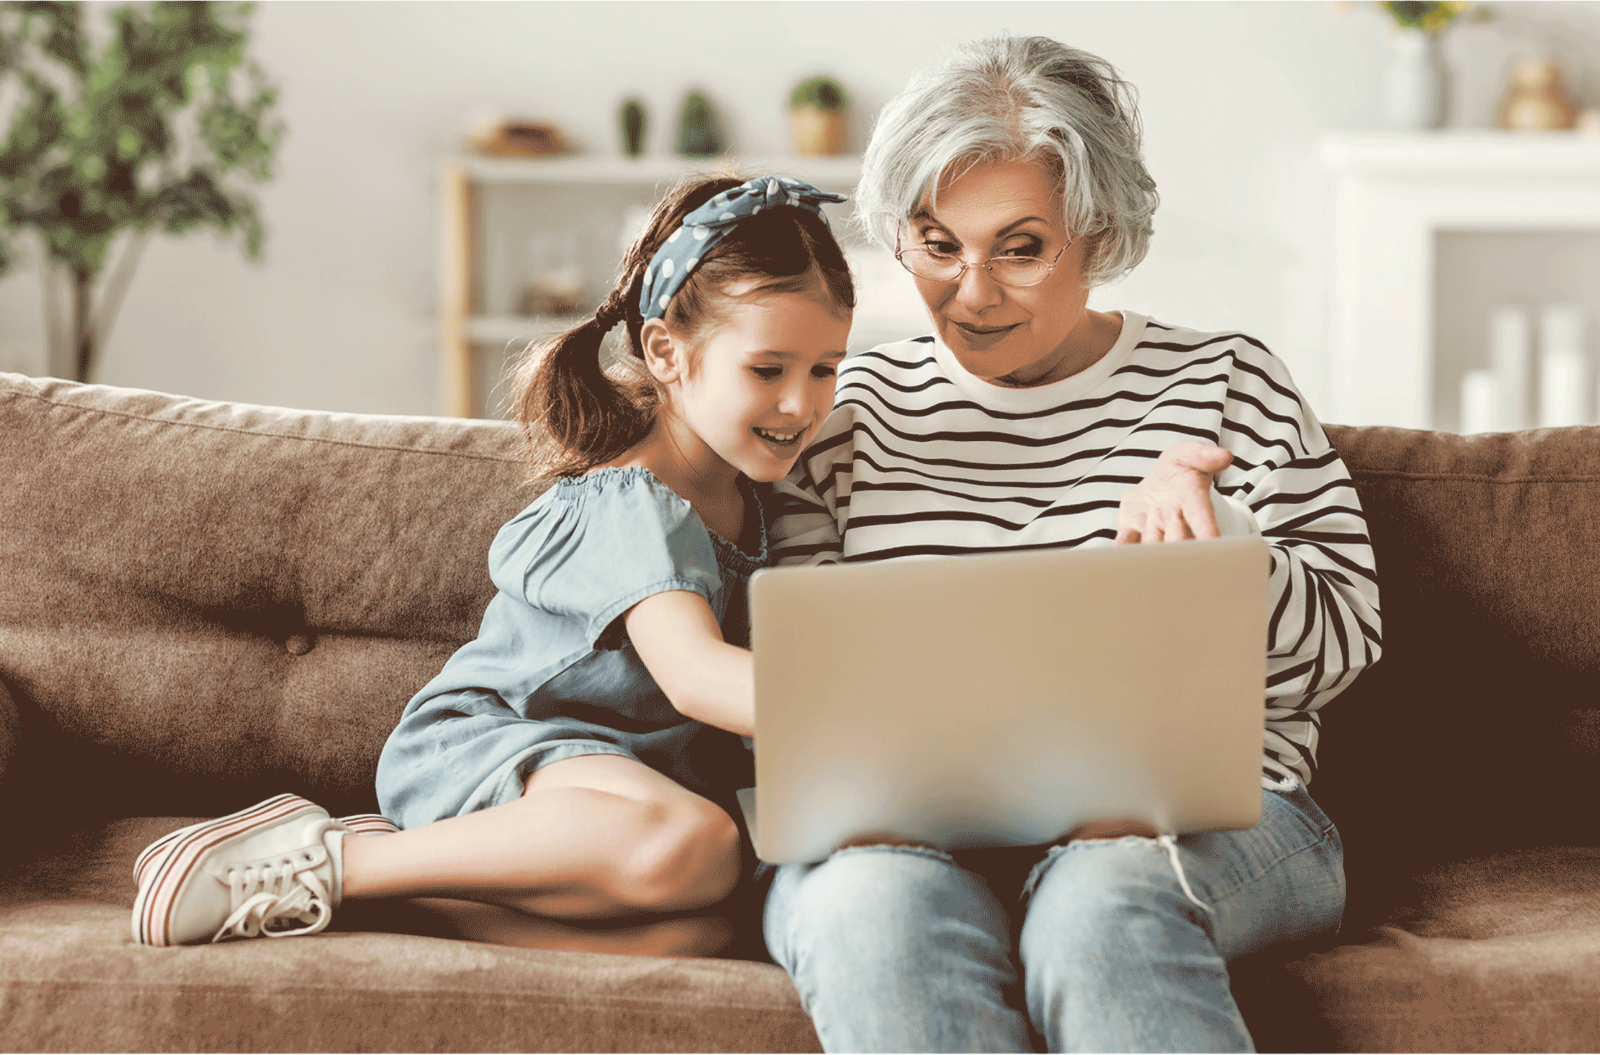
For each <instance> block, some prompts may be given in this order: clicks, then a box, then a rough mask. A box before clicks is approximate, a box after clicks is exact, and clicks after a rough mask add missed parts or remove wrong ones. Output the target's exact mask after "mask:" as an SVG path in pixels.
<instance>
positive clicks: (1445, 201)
mask: <svg viewBox="0 0 1600 1055" xmlns="http://www.w3.org/2000/svg"><path fill="white" fill-rule="evenodd" d="M1321 156H1322V163H1323V166H1324V168H1325V169H1326V171H1327V172H1328V174H1329V176H1330V177H1331V179H1332V182H1333V206H1334V217H1333V220H1334V231H1333V235H1334V239H1333V240H1334V274H1333V319H1332V321H1333V356H1332V363H1331V365H1332V381H1333V386H1332V393H1331V394H1332V397H1333V398H1332V400H1331V401H1330V405H1329V406H1328V408H1327V410H1326V411H1325V413H1326V417H1327V419H1328V420H1330V421H1338V422H1341V423H1344V424H1350V425H1398V426H1402V427H1407V428H1420V429H1427V428H1436V427H1438V421H1437V418H1438V414H1437V413H1436V407H1435V398H1434V397H1435V389H1436V386H1435V372H1436V369H1437V365H1438V364H1437V363H1436V362H1435V356H1436V349H1435V343H1436V342H1435V294H1436V275H1437V270H1438V269H1437V260H1436V259H1435V257H1436V243H1437V241H1438V238H1437V236H1438V235H1440V234H1444V233H1452V232H1497V231H1499V232H1581V231H1600V138H1595V137H1589V136H1581V135H1578V134H1575V133H1572V132H1549V133H1525V132H1495V131H1462V132H1436V133H1424V134H1402V133H1391V134H1381V133H1360V134H1357V133H1346V134H1338V135H1330V136H1327V137H1325V138H1324V139H1323V141H1322V143H1321Z"/></svg>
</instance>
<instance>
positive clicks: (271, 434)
mask: <svg viewBox="0 0 1600 1055" xmlns="http://www.w3.org/2000/svg"><path fill="white" fill-rule="evenodd" d="M523 471H524V470H523V464H522V462H521V461H520V459H519V458H518V456H517V454H516V451H515V437H514V433H513V431H512V429H511V427H510V426H508V425H504V424H501V423H494V422H484V421H455V420H446V419H435V418H403V417H380V416H365V415H352V414H330V413H316V412H308V411H292V410H284V409H277V408H268V407H256V406H244V405H238V404H224V403H212V402H204V401H201V400H195V399H185V398H180V397H174V396H167V395H161V394H157V393H150V392H140V391H134V390H128V389H117V388H110V387H104V386H93V385H88V386H85V385H76V384H71V383H68V382H64V381H55V380H42V379H29V378H24V377H20V376H18V375H14V374H0V687H3V689H4V690H6V691H7V692H8V693H9V695H10V696H11V697H12V698H13V700H14V702H15V708H16V711H17V713H18V715H19V716H20V725H21V726H22V729H21V732H20V734H19V738H18V744H19V745H20V749H19V750H18V751H17V752H16V754H15V757H13V758H12V760H11V763H10V768H9V771H8V772H7V773H6V774H5V776H4V777H3V778H0V792H4V793H6V794H5V799H6V800H10V799H11V797H12V794H14V793H15V792H17V791H18V790H19V788H20V789H25V790H26V792H27V797H28V798H29V799H30V800H32V801H35V802H40V803H46V804H49V805H50V806H51V807H53V808H59V809H64V810H69V811H71V812H83V811H87V812H90V813H105V814H107V815H112V816H119V815H127V814H129V813H169V814H177V815H183V814H193V813H207V812H220V811H223V810H225V809H227V808H233V807H235V806H236V805H244V804H248V802H250V801H252V800H253V799H255V798H259V797H261V796H263V795H266V794H270V793H273V792H275V791H297V792H300V793H302V794H306V795H308V796H311V797H313V798H316V799H317V800H318V801H322V802H325V803H326V804H327V805H329V806H330V807H332V808H335V809H337V810H340V811H341V812H344V811H353V810H369V809H374V808H376V802H375V798H374V795H373V791H372V774H373V772H374V769H375V767H376V762H377V755H378V751H379V750H380V749H381V747H382V745H383V742H384V738H385V737H386V736H387V735H388V733H389V731H390V730H391V729H392V728H393V726H394V723H395V720H396V719H397V718H398V716H399V714H400V710H401V708H402V707H403V706H404V705H405V703H406V701H407V700H408V699H409V698H410V697H411V695H412V694H413V693H415V692H416V690H417V689H419V688H420V687H421V686H422V685H423V684H424V683H426V682H427V681H428V679H429V678H431V677H432V676H433V675H434V674H436V673H438V671H439V669H440V667H441V666H442V665H443V663H444V661H445V659H446V658H447V657H448V656H449V655H450V653H451V652H452V651H453V650H454V649H455V648H456V647H457V646H459V645H460V644H461V643H462V642H463V641H466V640H468V639H470V638H471V637H473V636H474V635H475V634H476V632H477V627H478V621H479V618H480V617H481V616H482V613H483V609H484V607H485V605H487V604H488V601H489V598H490V596H491V594H492V590H493V587H492V585H491V584H490V582H489V579H488V575H487V568H486V564H485V557H486V554H487V551H488V546H489V542H490V540H491V539H492V538H493V536H494V533H495V531H496V530H497V529H498V528H499V526H500V525H501V524H502V523H504V522H505V521H506V520H507V519H508V518H509V517H510V516H511V515H512V514H514V513H515V512H516V511H517V510H518V509H520V508H521V507H522V506H524V505H526V504H527V503H528V502H529V501H531V500H532V498H533V497H534V494H535V492H534V491H533V490H532V489H530V488H529V487H527V486H525V485H524V484H523V483H522V477H523ZM4 709H5V708H4V707H3V706H0V710H4ZM3 717H4V716H3V715H0V719H3ZM4 724H5V723H4V721H3V720H0V726H4ZM3 731H4V730H3V728H0V732H3ZM3 753H4V752H3V751H0V754H3Z"/></svg>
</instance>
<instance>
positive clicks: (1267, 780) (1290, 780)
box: [1261, 773, 1300, 793]
mask: <svg viewBox="0 0 1600 1055" xmlns="http://www.w3.org/2000/svg"><path fill="white" fill-rule="evenodd" d="M1261 786H1262V787H1264V788H1266V789H1267V790H1268V791H1278V792H1285V793H1287V792H1290V791H1293V790H1294V789H1296V788H1298V787H1299V786H1300V780H1299V778H1298V777H1284V778H1283V779H1282V780H1273V779H1272V778H1271V777H1269V776H1267V775H1266V774H1265V773H1263V774H1261Z"/></svg>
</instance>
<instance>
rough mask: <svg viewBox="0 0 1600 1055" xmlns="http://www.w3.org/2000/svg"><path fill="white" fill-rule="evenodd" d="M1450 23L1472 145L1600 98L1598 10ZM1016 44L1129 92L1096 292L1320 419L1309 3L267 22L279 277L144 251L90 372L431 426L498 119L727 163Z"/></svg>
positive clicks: (819, 5)
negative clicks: (1197, 340) (805, 91)
mask: <svg viewBox="0 0 1600 1055" xmlns="http://www.w3.org/2000/svg"><path fill="white" fill-rule="evenodd" d="M1488 7H1489V8H1490V9H1491V10H1492V11H1493V12H1494V13H1495V15H1496V19H1495V21H1493V22H1490V23H1487V24H1482V25H1477V24H1474V25H1458V26H1456V27H1453V28H1452V29H1451V31H1450V34H1449V38H1448V40H1447V52H1448V54H1449V56H1450V57H1451V60H1452V62H1453V63H1454V65H1455V69H1456V83H1455V101H1456V108H1455V115H1454V117H1453V122H1452V123H1454V124H1459V125H1468V126H1485V125H1489V124H1491V123H1492V118H1491V115H1492V111H1493V106H1494V102H1495V100H1496V98H1497V96H1498V94H1499V91H1500V85H1501V83H1502V80H1501V77H1502V71H1503V67H1504V63H1505V61H1506V59H1507V57H1508V56H1509V55H1510V54H1512V53H1514V52H1516V51H1518V50H1526V49H1528V48H1537V47H1554V48H1555V50H1557V51H1558V53H1560V54H1561V55H1563V57H1565V58H1566V60H1567V62H1568V66H1569V69H1572V70H1574V71H1575V72H1576V73H1577V74H1578V76H1575V77H1574V81H1575V86H1576V87H1577V88H1578V89H1579V91H1580V92H1581V93H1582V94H1583V95H1584V97H1585V101H1588V102H1591V103H1600V82H1595V81H1592V80H1591V75H1593V74H1600V4H1596V3H1567V4H1555V3H1533V2H1530V3H1518V4H1493V5H1488ZM1001 30H1009V31H1011V32H1015V33H1021V34H1033V33H1039V34H1045V35H1049V36H1053V37H1056V38H1057V39H1060V40H1063V41H1067V42H1069V43H1072V44H1074V45H1077V46H1079V47H1083V48H1086V49H1088V50H1090V51H1094V52H1097V53H1099V54H1101V55H1103V56H1105V57H1106V58H1108V59H1110V60H1111V61H1112V62H1113V63H1115V64H1116V65H1117V66H1118V67H1119V68H1121V70H1122V71H1123V72H1124V74H1125V75H1126V76H1127V77H1128V78H1129V79H1130V80H1132V81H1133V82H1134V83H1135V84H1136V85H1137V86H1138V88H1139V90H1140V93H1141V97H1142V100H1143V114H1144V118H1145V123H1146V128H1147V140H1146V144H1147V156H1148V160H1149V164H1150V168H1151V171H1152V173H1153V174H1154V176H1155V178H1156V180H1157V182H1158V184H1159V185H1160V190H1161V194H1162V206H1161V209H1160V211H1159V212H1158V213H1157V215H1156V237H1155V241H1154V243H1153V248H1152V251H1151V254H1150V256H1149V258H1148V259H1147V260H1146V261H1145V263H1144V264H1143V265H1142V266H1141V267H1140V268H1139V269H1138V270H1137V271H1136V272H1135V273H1134V274H1133V275H1132V276H1130V277H1129V278H1128V279H1126V280H1125V281H1124V282H1122V283H1120V284H1119V285H1118V286H1116V287H1110V288H1107V289H1104V290H1101V291H1099V292H1098V293H1097V294H1096V298H1095V302H1096V304H1097V306H1100V307H1105V308H1113V307H1119V306H1125V307H1130V308H1134V309H1136V310H1142V311H1147V312H1150V313H1153V314H1156V315H1158V316H1159V317H1161V318H1164V319H1167V320H1170V321H1173V322H1182V323H1185V324H1190V325H1196V326H1203V327H1237V328H1241V329H1244V330H1245V331H1247V332H1250V333H1253V334H1255V335H1257V336H1259V337H1260V338H1262V339H1263V340H1265V341H1267V342H1268V344H1269V345H1270V346H1272V347H1273V348H1274V349H1275V350H1276V351H1278V352H1279V354H1280V355H1281V356H1282V357H1283V358H1284V359H1285V360H1286V361H1288V363H1289V364H1290V366H1291V368H1292V369H1293V370H1294V371H1295V373H1296V376H1297V378H1298V379H1299V381H1300V383H1301V387H1302V388H1303V389H1305V390H1306V392H1307V394H1308V395H1309V396H1310V397H1311V398H1312V401H1313V403H1315V402H1316V401H1317V398H1318V395H1319V393H1320V392H1322V391H1323V390H1324V388H1325V385H1326V379H1325V378H1324V377H1323V376H1322V372H1323V368H1322V362H1323V355H1324V352H1325V350H1326V345H1327V339H1326V329H1327V319H1326V314H1327V313H1326V308H1325V303H1324V301H1325V280H1326V273H1325V272H1326V262H1325V255H1326V247H1327V232H1326V223H1327V221H1326V216H1325V212H1326V202H1325V193H1326V188H1325V186H1324V183H1323V178H1322V176H1321V174H1320V172H1319V170H1318V168H1317V165H1316V162H1315V159H1314V153H1313V150H1314V143H1315V140H1316V137H1317V136H1318V135H1319V134H1321V133H1323V132H1325V131H1329V130H1336V129H1360V128H1371V127H1376V126H1377V125H1378V124H1379V123H1380V121H1379V118H1378V105H1379V93H1380V90H1381V88H1380V80H1381V75H1382V70H1383V68H1384V63H1385V60H1386V52H1385V37H1386V23H1385V19H1384V16H1383V15H1382V14H1381V13H1380V12H1379V11H1378V10H1377V8H1376V6H1375V5H1371V4H1362V5H1359V6H1352V5H1338V4H1333V3H1327V2H1322V0H1310V2H1266V3H1257V2H1246V3H1234V2H1219V3H1166V2H1161V3H1098V2H1095V3H1087V2H1086V3H1009V2H989V3H976V2H972V3H967V2H939V3H923V2H852V3H843V2H781V3H755V2H740V3H689V2H679V0H663V2H649V3H635V2H614V3H566V2H560V3H557V2H551V3H517V2H513V3H405V4H400V3H382V2H380V3H331V2H330V3H269V4H263V5H261V6H259V7H258V8H257V10H256V15H255V38H254V43H253V51H254V54H255V55H256V57H257V58H258V59H259V60H260V61H261V63H262V64H263V65H264V66H265V67H266V69H267V70H268V71H269V73H270V75H271V76H272V77H273V78H274V79H275V80H276V82H277V83H278V84H279V85H280V86H281V88H282V102H281V112H282V115H283V117H284V119H285V120H286V122H287V125H288V135H287V136H286V138H285V141H284V143H283V146H282V148H281V150H280V163H279V167H278V172H277V176H276V178H275V179H274V181H273V182H272V183H271V184H269V185H268V186H266V187H265V188H264V189H263V190H262V191H261V193H260V197H261V204H262V208H263V212H264V215H265V217H266V220H267V223H268V226H269V239H268V244H267V251H266V258H265V260H264V261H262V262H261V263H260V264H250V263H247V262H246V261H244V260H243V258H242V256H241V254H240V253H239V252H238V250H237V248H236V247H235V246H234V245H232V244H223V243H220V242H218V241H216V240H215V239H213V238H212V237H210V236H208V235H199V236H191V237H188V238H184V239H181V240H172V239H160V240H157V241H154V242H152V243H151V245H150V247H149V249H148V251H147V252H146V254H145V257H144V260H143V262H142V265H141V269H140V271H139V273H138V276H137V278H136V279H135V282H134V285H133V287H132V290H131V293H130V295H129V297H128V301H127V305H126V307H125V308H124V310H123V313H122V316H121V318H120V320H119V321H118V324H117V327H116V330H115V331H114V332H113V334H112V336H111V340H110V343H109V346H108V348H107V349H106V353H105V356H104V359H103V362H102V366H101V368H100V370H99V374H98V379H99V380H102V381H105V382H107V383H111V384H119V385H132V386H139V387H147V388H156V389H162V390H167V391H174V392H182V393H187V394H192V395H197V396H202V397H206V398H215V399H232V400H245V401H252V402H262V403H278V404H287V405H294V406H303V407H313V408H324V409H339V410H354V411H370V412H394V413H421V414H427V413H434V412H436V411H437V410H438V408H439V386H438V366H437V354H438V336H437V324H436V310H437V305H438V290H437V287H438V277H437V255H438V232H437V226H438V225H437V213H438V201H437V191H438V186H437V183H438V180H437V173H438V168H439V164H440V161H441V160H442V159H443V158H444V157H445V156H447V155H448V154H449V153H451V152H452V151H453V150H455V149H457V146H458V144H459V140H460V134H461V130H462V127H463V124H464V122H465V121H466V120H467V118H468V117H469V116H470V115H471V114H472V113H473V112H475V111H481V110H483V109H485V108H489V109H498V110H502V111H507V112H518V113H525V114H529V115H532V116H537V117H541V118H545V119H550V120H554V121H556V122H558V123H559V124H560V125H561V126H562V127H564V128H565V129H566V130H567V131H568V132H569V133H570V134H571V136H572V137H573V138H574V139H575V140H577V141H578V142H579V143H581V144H582V145H583V146H585V147H586V148H589V149H592V150H595V151H600V152H608V153H609V152H615V151H616V150H617V146H616V133H615V109H616V106H617V104H618V102H619V101H620V100H621V99H622V98H623V97H624V96H626V95H629V94H638V95H641V96H642V97H643V98H644V99H645V100H646V101H647V102H648V103H649V105H650V107H651V110H652V116H653V133H652V140H651V143H650V147H651V149H652V150H654V151H665V150H666V149H667V144H668V142H669V138H670V132H669V126H670V124H671V118H672V115H673V114H674V112H675V109H676V105H677V102H678V100H679V99H680V98H681V96H682V94H683V92H684V91H685V90H687V89H688V88H689V87H701V88H703V89H704V90H706V91H707V92H708V93H709V94H710V95H711V96H712V98H713V100H714V101H715V102H716V103H717V105H718V106H719V107H720V108H721V111H722V113H723V114H724V117H725V120H726V123H727V125H728V126H729V129H730V132H731V138H732V141H733V142H732V145H733V147H734V148H735V149H736V150H737V151H739V152H741V153H746V154H752V155H757V154H775V153H780V152H782V151H783V150H784V148H785V137H786V124H785V118H784V107H785V102H786V98H787V93H788V90H789V88H790V87H792V86H793V85H794V84H795V83H796V82H797V81H799V80H800V79H802V78H803V77H805V76H809V75H811V74H813V73H816V72H819V71H826V72H830V73H833V74H835V75H836V76H838V77H839V78H840V79H841V80H842V81H843V82H844V83H845V84H846V86H847V88H848V89H849V90H850V91H851V92H852V94H853V95H854V98H855V101H856V118H855V125H856V127H855V128H854V129H853V138H854V142H853V144H852V146H853V147H854V148H855V149H859V148H860V147H861V146H862V145H863V143H864V140H865V129H866V127H867V125H868V123H869V120H870V115H871V113H873V112H874V111H875V110H876V109H877V107H878V106H880V105H881V104H882V103H883V102H884V101H885V100H887V99H888V98H889V97H890V96H891V95H893V94H894V93H895V92H897V91H898V90H899V89H900V87H901V86H902V85H903V84H904V83H905V81H906V79H907V78H908V77H909V76H910V74H911V73H913V72H914V71H915V70H917V69H919V68H921V67H922V66H925V65H927V64H929V63H931V62H933V61H934V60H935V59H936V58H937V57H939V56H940V55H941V54H942V53H943V52H944V51H945V50H946V49H947V48H948V47H949V46H950V45H951V44H952V43H954V42H956V41H959V40H962V39H964V38H968V37H972V36H978V35H984V34H990V33H994V32H998V31H1001ZM43 363H44V360H43V351H42V323H41V322H40V318H39V289H38V284H37V280H36V278H35V277H34V276H33V275H32V274H30V273H28V272H27V271H26V270H22V271H13V272H12V273H11V274H10V275H8V276H7V277H6V278H4V279H3V280H0V369H12V370H22V371H26V372H42V371H43V369H44V365H43Z"/></svg>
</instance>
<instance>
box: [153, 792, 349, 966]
mask: <svg viewBox="0 0 1600 1055" xmlns="http://www.w3.org/2000/svg"><path fill="white" fill-rule="evenodd" d="M320 809H321V807H320V806H318V805H317V804H316V803H314V802H308V801H307V800H305V799H303V798H301V797H300V796H298V795H287V794H286V795H275V796H273V797H272V798H270V799H267V800H266V801H265V802H260V803H257V804H256V805H254V806H252V807H250V808H249V809H247V810H240V811H239V812H238V813H232V814H229V815H228V816H226V817H219V818H217V819H216V820H214V821H205V822H202V823H200V824H191V825H190V826H189V827H187V828H182V829H180V830H179V831H177V832H174V833H173V835H172V836H169V837H168V838H167V839H165V840H163V842H164V844H165V848H166V850H167V852H166V853H165V854H164V855H160V856H159V857H155V856H152V857H151V858H150V859H149V860H146V859H145V857H144V855H140V864H141V865H143V866H146V868H147V874H146V876H145V880H146V881H144V882H142V883H141V884H140V886H139V893H138V896H137V897H135V898H134V902H133V940H134V941H135V942H138V943H139V944H141V945H158V946H162V945H173V944H176V943H175V942H174V941H173V935H172V912H173V909H174V907H175V906H176V905H177V901H178V895H180V894H181V893H182V892H183V889H184V887H185V886H186V885H187V884H188V882H189V880H190V878H191V877H192V876H193V875H194V873H195V870H196V869H197V868H198V867H199V864H200V861H201V859H202V858H203V857H204V856H205V855H206V853H207V852H209V851H210V850H212V849H213V848H215V847H217V846H220V845H221V844H223V843H225V842H227V841H228V840H229V839H233V838H235V837H237V836H240V835H243V834H245V833H247V832H249V831H252V830H253V829H256V828H259V827H261V826H263V825H267V824H276V823H278V822H280V821H283V820H287V819H288V818H290V817H293V816H294V815H295V814H297V813H303V812H307V811H311V810H320ZM146 853H149V851H148V850H147V851H146ZM136 867H137V866H136Z"/></svg>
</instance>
